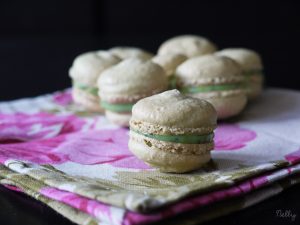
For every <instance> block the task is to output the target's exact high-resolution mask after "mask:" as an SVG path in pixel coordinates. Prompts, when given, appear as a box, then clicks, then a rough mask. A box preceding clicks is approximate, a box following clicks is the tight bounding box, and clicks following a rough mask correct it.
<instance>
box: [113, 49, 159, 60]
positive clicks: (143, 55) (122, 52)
mask: <svg viewBox="0 0 300 225" xmlns="http://www.w3.org/2000/svg"><path fill="white" fill-rule="evenodd" d="M108 51H109V52H110V53H112V54H114V55H116V56H118V57H119V58H121V59H128V58H139V59H144V60H149V59H151V58H152V57H153V54H152V53H150V52H147V51H146V50H144V49H141V48H136V47H126V46H120V47H114V48H111V49H109V50H108Z"/></svg>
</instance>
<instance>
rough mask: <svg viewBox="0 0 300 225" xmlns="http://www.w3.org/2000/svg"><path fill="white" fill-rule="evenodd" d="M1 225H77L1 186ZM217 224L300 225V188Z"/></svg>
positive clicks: (290, 190) (232, 215)
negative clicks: (282, 213) (284, 213)
mask: <svg viewBox="0 0 300 225" xmlns="http://www.w3.org/2000/svg"><path fill="white" fill-rule="evenodd" d="M277 210H281V211H290V212H291V213H292V214H296V218H295V220H294V221H292V219H291V218H289V217H278V216H277V214H276V211H277ZM0 224H3V225H17V224H18V225H19V224H22V225H48V224H49V225H50V224H51V225H72V224H73V223H72V222H70V221H69V220H67V219H65V218H63V217H62V216H61V215H59V214H58V213H57V212H55V211H54V210H52V209H51V208H49V207H48V206H46V205H44V204H42V203H40V202H38V201H36V200H34V199H32V198H30V197H28V196H25V195H24V194H22V193H17V192H13V191H10V190H8V189H6V188H4V187H2V186H0ZM215 224H228V225H234V224H243V225H250V224H251V225H252V224H255V225H256V224H264V225H286V224H295V225H296V224H300V185H299V184H298V185H296V186H294V187H291V188H289V189H287V190H285V191H284V192H282V193H281V194H279V195H277V196H274V197H272V198H270V199H268V200H266V201H264V202H261V203H259V204H257V205H254V206H252V207H249V208H247V209H244V210H241V211H239V212H234V213H232V214H230V215H227V216H223V217H220V218H217V219H214V220H211V221H209V222H206V223H205V225H215Z"/></svg>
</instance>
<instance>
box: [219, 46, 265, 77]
mask: <svg viewBox="0 0 300 225" xmlns="http://www.w3.org/2000/svg"><path fill="white" fill-rule="evenodd" d="M215 54H216V55H220V56H227V57H229V58H231V59H234V60H235V61H236V62H238V63H239V64H240V66H241V68H242V70H243V71H245V72H247V71H251V70H252V71H253V70H262V69H263V65H262V61H261V57H260V55H259V54H258V53H257V52H255V51H253V50H250V49H246V48H227V49H223V50H221V51H218V52H216V53H215Z"/></svg>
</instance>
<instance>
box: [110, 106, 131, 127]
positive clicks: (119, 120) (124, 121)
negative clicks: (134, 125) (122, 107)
mask: <svg viewBox="0 0 300 225" xmlns="http://www.w3.org/2000/svg"><path fill="white" fill-rule="evenodd" d="M105 115H106V117H107V119H108V120H109V121H111V122H112V123H114V124H116V125H119V126H122V127H129V120H130V118H131V112H128V113H117V112H112V111H108V110H106V111H105Z"/></svg>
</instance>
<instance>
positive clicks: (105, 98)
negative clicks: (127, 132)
mask: <svg viewBox="0 0 300 225" xmlns="http://www.w3.org/2000/svg"><path fill="white" fill-rule="evenodd" d="M167 87H168V81H167V76H166V74H165V72H164V70H163V68H161V67H160V66H159V65H157V64H155V63H153V62H152V61H150V60H141V59H138V58H129V59H126V60H124V61H122V62H121V63H119V64H117V65H115V66H112V67H110V68H109V69H107V70H105V71H104V72H103V73H102V75H101V76H100V78H99V80H98V88H99V96H100V97H101V106H102V107H103V108H104V109H105V113H106V116H107V118H108V119H109V120H110V121H112V122H113V123H115V124H118V125H120V126H128V125H129V120H130V118H131V108H132V106H133V105H134V104H135V103H136V102H137V101H138V100H140V99H142V98H145V97H147V96H151V95H153V94H157V93H159V92H162V91H165V90H166V89H167Z"/></svg>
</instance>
